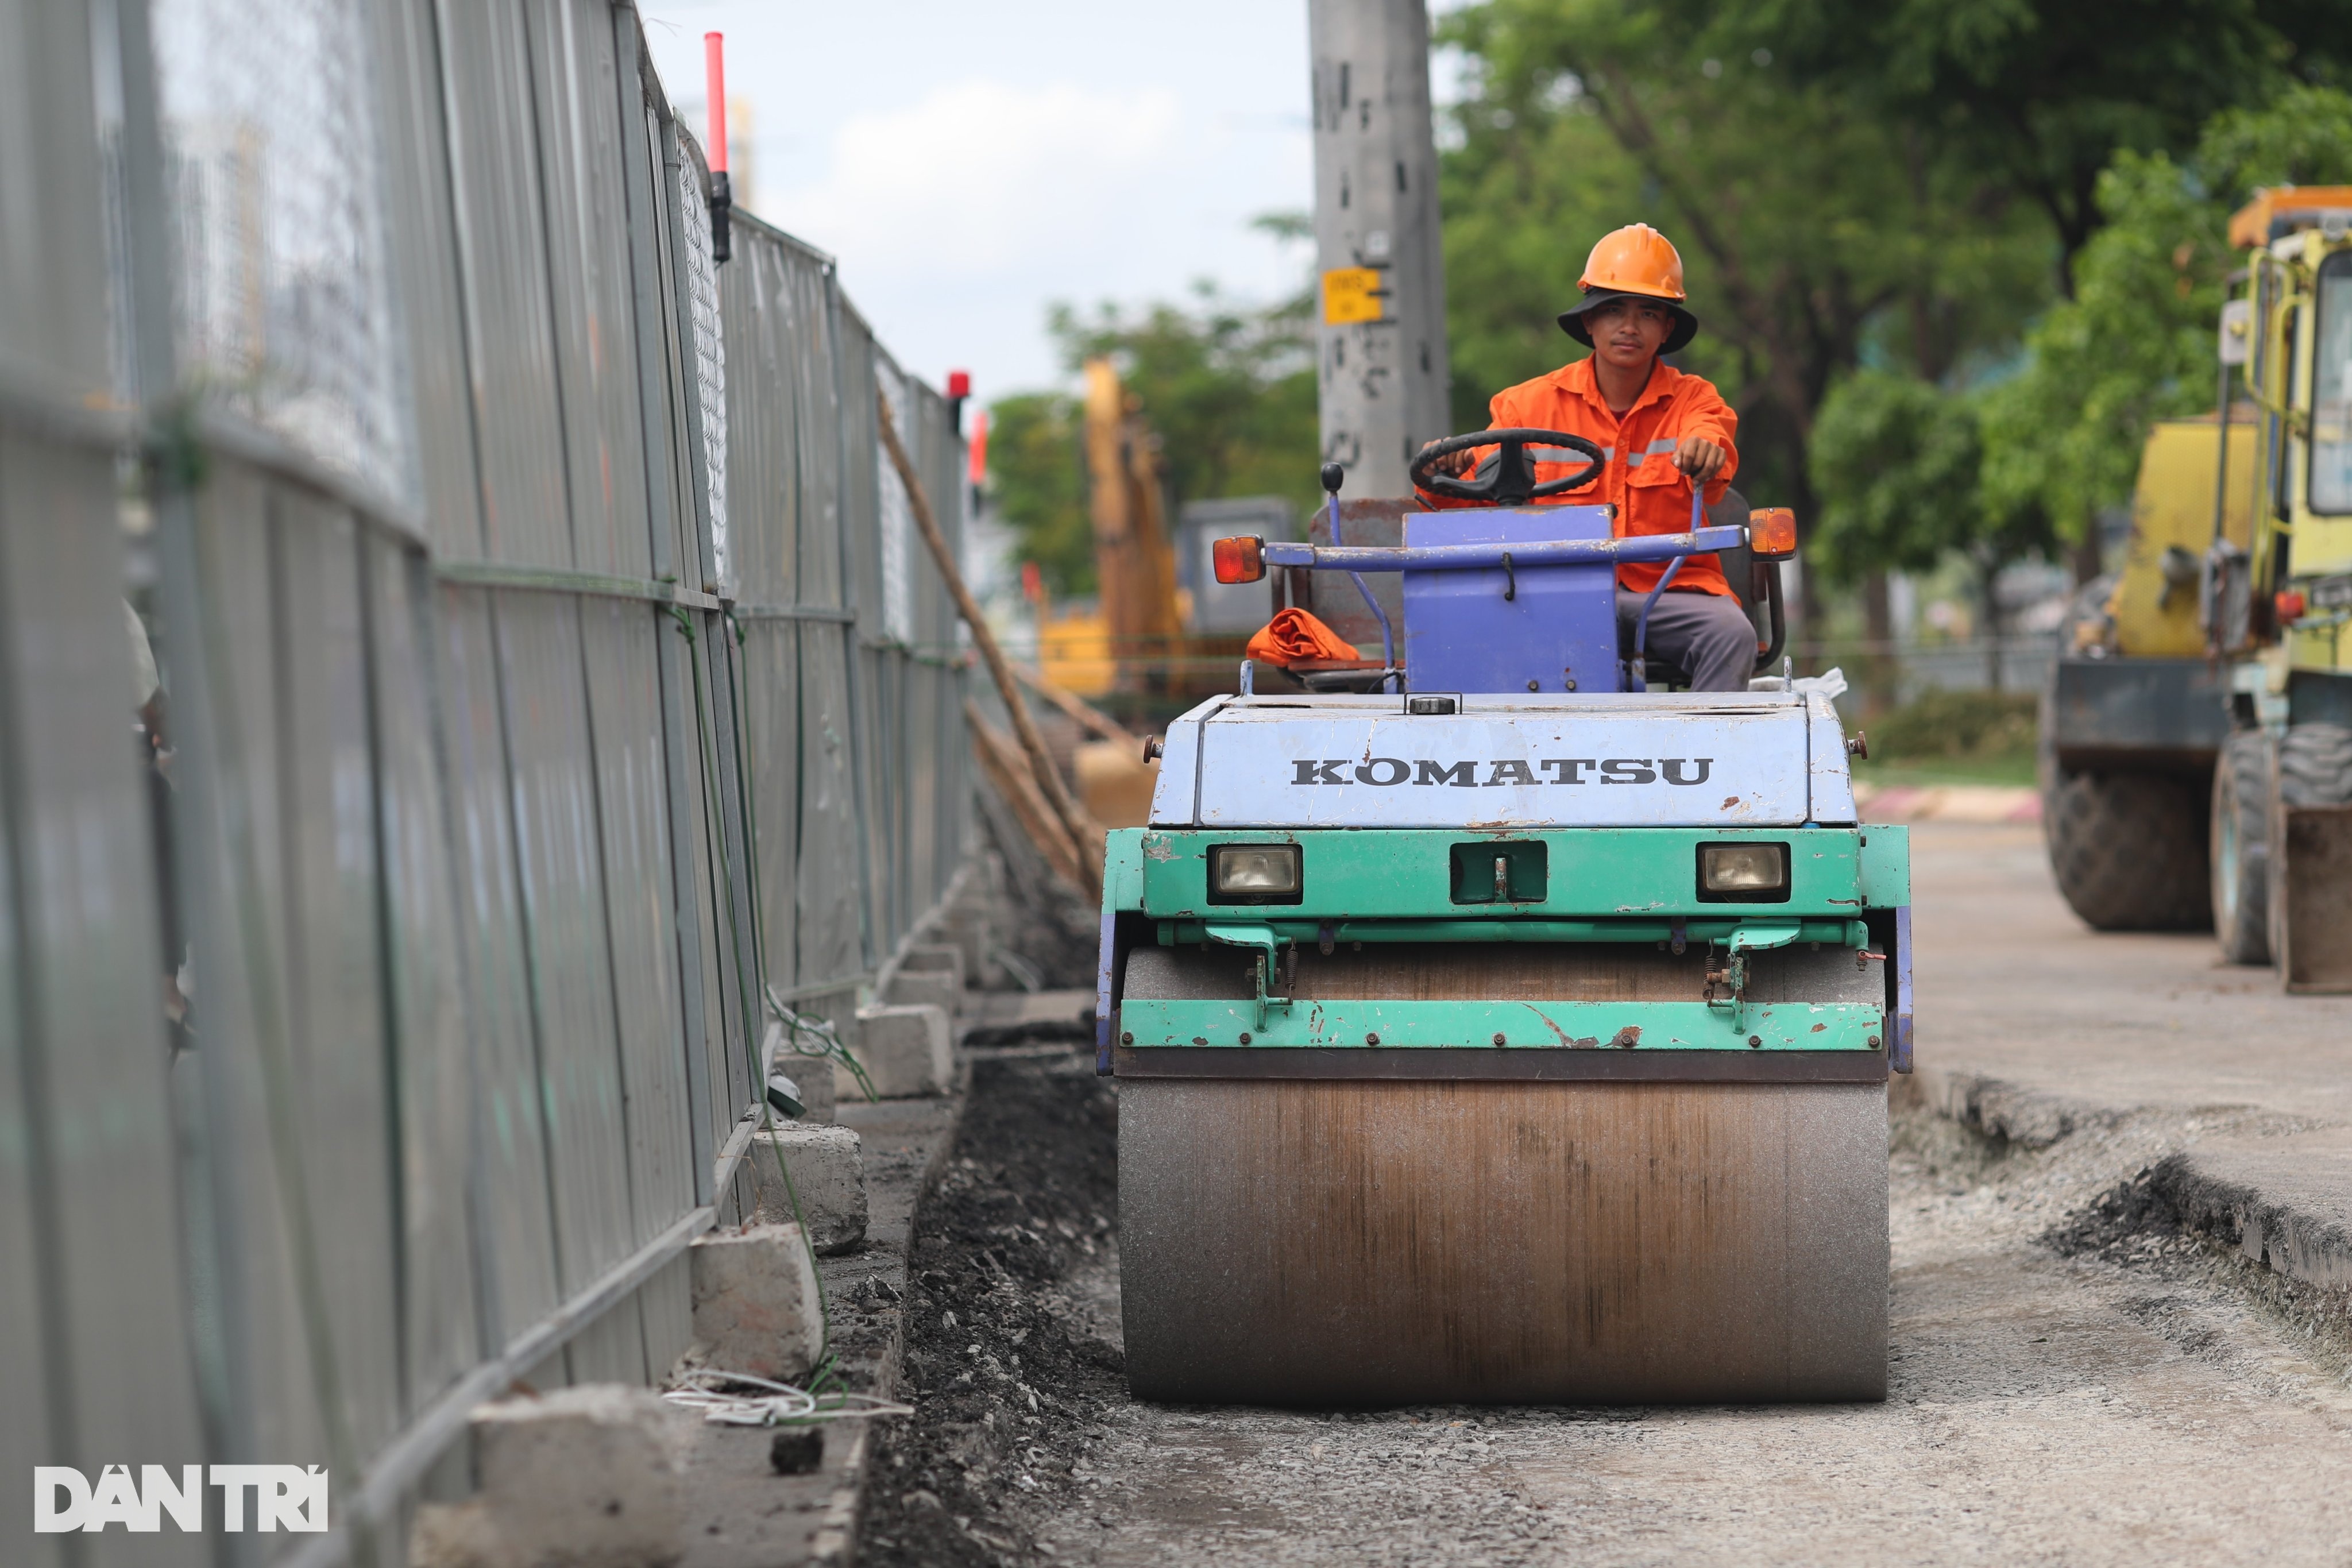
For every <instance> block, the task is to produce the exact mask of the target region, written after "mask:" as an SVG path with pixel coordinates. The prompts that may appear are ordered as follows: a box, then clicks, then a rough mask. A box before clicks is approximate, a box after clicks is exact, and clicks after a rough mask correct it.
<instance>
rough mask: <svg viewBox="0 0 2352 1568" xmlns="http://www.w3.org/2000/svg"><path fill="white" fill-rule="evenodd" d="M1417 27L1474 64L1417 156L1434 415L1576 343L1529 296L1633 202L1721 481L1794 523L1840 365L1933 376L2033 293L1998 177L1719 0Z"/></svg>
mask: <svg viewBox="0 0 2352 1568" xmlns="http://www.w3.org/2000/svg"><path fill="white" fill-rule="evenodd" d="M1441 36H1442V37H1444V40H1445V41H1447V42H1450V43H1453V44H1454V45H1456V46H1457V47H1461V48H1462V49H1464V50H1465V52H1467V53H1468V54H1469V55H1470V57H1471V58H1472V63H1473V66H1474V71H1473V76H1472V79H1473V83H1474V89H1475V90H1474V94H1473V96H1472V97H1471V99H1470V100H1469V101H1468V102H1466V103H1465V105H1464V106H1463V107H1462V108H1461V110H1459V111H1458V114H1457V126H1458V129H1459V132H1460V141H1461V144H1460V146H1459V148H1458V149H1457V150H1455V151H1454V152H1453V153H1449V154H1448V155H1447V157H1446V158H1445V159H1444V162H1443V164H1442V174H1443V176H1444V181H1445V185H1444V207H1445V213H1446V219H1445V231H1446V267H1447V289H1448V295H1449V310H1448V320H1449V326H1450V330H1451V331H1452V333H1453V345H1454V387H1455V401H1454V413H1455V419H1456V423H1457V424H1462V425H1465V426H1472V427H1475V425H1478V424H1483V423H1484V422H1485V421H1484V406H1483V405H1484V403H1485V400H1486V396H1487V395H1490V394H1491V393H1493V392H1494V391H1496V389H1498V388H1499V387H1501V386H1503V385H1507V384H1510V383H1512V382H1516V381H1519V380H1522V379H1525V378H1527V377H1528V376H1530V375H1534V374H1540V373H1541V372H1543V371H1546V370H1549V369H1551V368H1553V367H1554V366H1556V365H1558V364H1559V363H1560V362H1561V360H1563V359H1565V358H1569V357H1572V356H1573V355H1575V354H1577V353H1580V352H1581V351H1580V350H1578V349H1576V348H1575V347H1574V346H1573V345H1572V344H1570V343H1569V342H1566V341H1565V340H1563V339H1561V338H1559V337H1558V336H1556V335H1554V334H1555V333H1556V331H1557V329H1556V328H1555V327H1554V326H1553V325H1552V322H1551V317H1552V315H1553V314H1554V313H1556V312H1557V311H1558V310H1559V309H1560V307H1561V306H1562V305H1564V304H1566V303H1567V302H1568V301H1570V300H1573V299H1574V298H1575V297H1576V294H1577V288H1576V279H1577V278H1578V275H1579V273H1580V269H1581V266H1582V263H1583V260H1584V257H1585V252H1586V250H1587V249H1588V248H1589V247H1591V243H1592V242H1593V240H1595V239H1597V238H1598V237H1600V236H1601V234H1603V233H1605V232H1607V231H1608V230H1609V229H1612V228H1615V227H1617V226H1619V225H1622V224H1624V223H1628V222H1632V221H1635V220H1637V219H1639V220H1645V221H1648V222H1651V223H1654V224H1655V225H1656V226H1658V227H1660V228H1662V229H1664V231H1665V232H1666V233H1667V235H1668V236H1669V237H1671V238H1673V239H1674V240H1675V243H1676V246H1677V247H1678V248H1679V249H1680V251H1681V253H1682V256H1683V260H1684V267H1685V283H1686V286H1687V288H1688V289H1689V293H1690V298H1691V302H1692V305H1693V308H1694V309H1695V310H1696V311H1697V312H1698V314H1699V316H1700V319H1701V321H1702V323H1703V327H1702V331H1701V332H1700V335H1699V338H1698V340H1697V341H1696V342H1695V343H1694V344H1693V345H1692V346H1691V348H1690V349H1689V350H1687V351H1685V353H1684V354H1682V355H1681V356H1679V359H1678V363H1681V364H1682V365H1683V366H1684V367H1685V368H1688V369H1691V370H1695V371H1696V372H1698V373H1699V374H1705V375H1706V376H1708V377H1709V378H1710V379H1711V380H1713V381H1715V382H1716V383H1717V385H1718V386H1719V387H1720V388H1721V390H1722V391H1723V393H1724V395H1725V396H1726V398H1727V400H1728V401H1729V402H1730V403H1731V404H1732V405H1733V407H1734V408H1736V409H1737V410H1738V414H1739V417H1740V430H1739V452H1740V480H1739V483H1740V487H1741V489H1742V490H1743V491H1744V492H1745V493H1746V494H1748V496H1750V497H1752V498H1755V499H1757V500H1766V501H1773V502H1785V503H1788V504H1790V505H1793V506H1795V507H1796V509H1797V510H1798V515H1799V517H1800V520H1801V523H1802V524H1803V525H1805V526H1806V527H1808V528H1810V527H1811V523H1812V521H1813V520H1814V517H1815V514H1816V512H1817V511H1818V510H1819V509H1818V506H1817V505H1816V501H1817V498H1816V496H1815V494H1814V491H1813V489H1812V479H1811V469H1810V468H1809V466H1808V464H1807V461H1806V449H1807V447H1808V445H1809V443H1810V441H1811V437H1812V433H1813V422H1814V419H1815V416H1816V414H1817V412H1818V410H1819V408H1820V406H1821V403H1822V398H1823V397H1824V396H1826V395H1828V393H1829V391H1830V388H1831V387H1832V385H1833V384H1835V383H1836V381H1837V380H1838V378H1839V377H1841V376H1842V375H1843V374H1846V373H1848V372H1849V371H1851V370H1852V369H1853V367H1854V366H1855V365H1856V364H1858V363H1863V362H1864V360H1865V359H1866V358H1867V359H1871V360H1874V361H1877V362H1881V363H1897V364H1907V365H1910V366H1912V367H1914V368H1916V369H1918V370H1921V371H1923V372H1924V373H1925V374H1928V375H1930V376H1931V377H1940V376H1942V375H1944V374H1947V373H1948V371H1949V370H1951V369H1952V368H1953V367H1954V366H1956V365H1958V364H1961V363H1964V362H1966V361H1967V360H1968V359H1969V356H1971V355H1972V354H1979V355H1980V354H1983V353H1986V352H1987V351H1988V350H1989V349H1990V348H1991V347H1992V346H1993V345H2004V344H2006V343H2008V342H2013V340H2014V337H2015V334H2016V333H2017V331H2019V330H2020V329H2021V326H2022V324H2023V322H2024V321H2026V320H2027V319H2028V318H2029V317H2030V315H2031V313H2032V310H2033V309H2034V308H2035V307H2036V306H2038V304H2039V303H2040V302H2041V300H2042V298H2043V296H2044V294H2045V292H2046V284H2045V283H2044V282H2043V281H2042V279H2044V278H2045V277H2046V273H2047V257H2048V241H2047V237H2046V231H2045V228H2044V226H2043V225H2042V223H2041V222H2040V220H2039V217H2038V215H2036V214H2035V213H2034V212H2033V211H2032V209H2031V208H2030V207H2028V206H2027V205H2025V204H2023V203H2021V202H2020V201H2018V200H2017V199H2016V198H2015V195H2014V193H2013V192H2011V190H2009V189H2008V188H2007V187H2006V186H2004V185H2002V184H2000V182H1999V181H1998V180H1994V179H1990V178H1988V177H1987V176H1986V174H1985V172H1984V171H1982V170H1981V169H1979V168H1977V167H1975V166H1972V165H1969V164H1968V163H1964V162H1962V161H1960V160H1958V159H1955V158H1950V157H1943V158H1938V157H1937V156H1935V155H1934V154H1933V151H1932V149H1931V148H1930V147H1929V146H1928V144H1927V142H1926V141H1925V139H1924V138H1921V137H1918V136H1916V135H1913V136H1909V137H1906V136H1904V135H1901V134H1899V133H1897V132H1895V131H1894V130H1891V129H1890V128H1889V127H1888V126H1887V125H1885V124H1884V123H1883V122H1881V121H1876V120H1874V119H1873V118H1872V117H1871V116H1870V115H1868V114H1867V113H1862V112H1857V110H1856V106H1855V104H1854V103H1853V100H1852V98H1851V95H1849V94H1846V93H1845V92H1844V91H1843V89H1842V88H1841V87H1840V86H1839V85H1838V84H1836V83H1830V82H1811V83H1808V82H1803V81H1800V80H1797V79H1793V78H1792V77H1791V76H1790V74H1789V73H1788V72H1786V71H1784V70H1781V69H1780V68H1777V67H1776V66H1775V65H1774V56H1773V53H1772V50H1771V49H1770V48H1769V47H1767V46H1766V45H1765V44H1763V43H1761V42H1759V41H1758V40H1757V39H1756V38H1755V37H1752V36H1751V35H1750V34H1749V32H1748V30H1747V23H1746V20H1745V13H1744V11H1743V10H1742V9H1741V8H1740V7H1738V6H1736V5H1730V4H1727V3H1725V0H1678V3H1673V4H1666V5H1637V4H1634V3H1633V0H1486V4H1483V5H1475V6H1472V7H1470V8H1468V9H1466V10H1465V11H1462V12H1460V13H1457V14H1455V15H1454V16H1452V17H1450V18H1448V20H1447V21H1446V23H1445V24H1444V26H1443V28H1442V29H1441ZM1805 583H1806V590H1805V592H1806V598H1807V601H1808V602H1807V604H1806V605H1805V610H1806V616H1805V624H1806V625H1807V626H1809V627H1812V628H1818V627H1819V626H1820V625H1821V622H1822V617H1821V614H1820V605H1819V604H1818V602H1817V600H1816V598H1815V586H1816V580H1815V579H1814V578H1812V577H1810V576H1809V577H1808V578H1806V579H1805ZM1874 590H1875V591H1874V592H1872V593H1871V594H1869V595H1867V603H1868V605H1869V607H1870V608H1871V610H1872V611H1873V616H1872V630H1873V632H1874V635H1877V636H1880V637H1884V636H1885V635H1887V630H1888V628H1887V627H1886V626H1885V591H1884V584H1883V581H1878V580H1874Z"/></svg>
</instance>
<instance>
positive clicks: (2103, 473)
mask: <svg viewBox="0 0 2352 1568" xmlns="http://www.w3.org/2000/svg"><path fill="white" fill-rule="evenodd" d="M2347 178H2352V95H2347V94H2346V93H2344V92H2342V91H2339V90H2337V89H2331V88H2314V87H2294V88H2290V89H2287V90H2285V91H2284V92H2283V93H2281V94H2280V95H2279V97H2278V98H2277V99H2276V100H2275V101H2274V102H2273V103H2270V104H2267V105H2263V106H2260V107H2254V108H2248V109H2238V110H2228V111H2225V112H2224V113H2222V114H2220V115H2218V116H2216V117H2215V118H2214V120H2213V121H2212V123H2211V124H2210V126H2209V127H2208V128H2207V129H2206V132H2205V133H2204V135H2203V136H2202V137H2200V139H2199V142H2198V143H2197V146H2196V149H2195V151H2194V152H2193V153H2191V154H2190V155H2189V157H2188V158H2186V159H2185V160H2183V161H2181V162H2179V163H2176V162H2175V161H2174V160H2173V159H2172V158H2171V157H2170V156H2168V154H2166V153H2160V152H2159V153H2135V152H2130V151H2126V152H2122V153H2117V154H2116V156H2115V158H2114V160H2113V162H2112V163H2110V164H2109V165H2108V167H2107V169H2106V170H2105V173H2104V174H2102V175H2101V176H2100V179H2099V184H2098V204H2099V209H2100V212H2101V213H2102V215H2103V216H2104V217H2105V226H2104V227H2103V228H2101V229H2100V230H2099V232H2098V233H2097V234H2096V235H2095V237H2093V238H2092V239H2091V240H2090V241H2089V242H2088V243H2087V244H2085V245H2084V247H2083V250H2082V254H2081V256H2080V257H2079V258H2077V261H2076V264H2075V275H2076V288H2075V291H2074V298H2073V299H2071V300H2063V301H2061V302H2060V303H2059V304H2057V305H2056V306H2054V307H2053V309H2052V310H2050V311H2049V313H2048V314H2047V315H2045V316H2044V317H2043V318H2042V320H2041V321H2039V322H2037V323H2036V324H2035V325H2034V327H2033V329H2032V331H2030V332H2029V333H2028V334H2027V336H2026V350H2027V357H2026V361H2025V364H2024V368H2023V369H2022V370H2021V373H2020V374H2017V375H2016V376H2014V377H2013V378H2011V379H2010V380H2008V381H2006V382H2003V383H2002V384H2000V385H1998V386H1995V387H1993V388H1992V389H1991V390H1990V392H1989V393H1988V394H1987V396H1986V405H1985V426H1984V429H1985V441H1986V468H1985V482H1986V487H1987V496H1988V504H1990V505H1991V506H1993V507H1994V508H1996V509H1997V510H2003V511H2009V512H2015V511H2018V510H2027V509H2031V510H2040V511H2041V512H2042V513H2044V514H2045V515H2047V516H2048V517H2049V518H2051V519H2052V520H2053V522H2054V525H2055V528H2056V531H2057V533H2058V535H2059V536H2060V537H2062V538H2063V539H2066V540H2068V541H2071V542H2082V541H2084V540H2087V539H2089V538H2091V537H2092V533H2093V526H2094V521H2095V518H2096V516H2097V514H2098V513H2099V511H2100V510H2103V509H2105V508H2108V507H2113V506H2118V505H2121V504H2123V503H2124V502H2125V501H2126V500H2127V499H2128V498H2129V496H2130V494H2131V489H2132V485H2133V482H2134V480H2135V479H2136V478H2137V474H2138V471H2139V459H2140V451H2141V447H2143V446H2144V445H2145V443H2146V442H2147V432H2148V427H2149V426H2150V425H2151V424H2153V423H2154V422H2155V421H2156V420H2158V419H2160V418H2164V417H2167V416H2174V415H2180V414H2189V413H2195V412H2199V411H2200V410H2203V409H2207V408H2210V407H2211V406H2212V405H2213V396H2214V388H2215V363H2214V330H2215V322H2216V321H2217V319H2218V317H2219V314H2220V310H2221V301H2222V299H2223V296H2224V294H2225V292H2226V288H2225V285H2224V282H2223V279H2224V276H2225V275H2226V274H2227V273H2228V272H2229V271H2230V269H2231V268H2233V267H2235V266H2236V265H2237V264H2238V260H2237V258H2236V257H2235V256H2233V255H2232V254H2231V250H2230V248H2229V243H2228V238H2227V232H2228V226H2229V216H2230V213H2231V210H2232V209H2234V208H2235V207H2236V206H2237V205H2239V204H2240V203H2242V202H2243V201H2244V200H2245V199H2246V198H2247V197H2249V196H2250V195H2252V192H2253V190H2254V188H2255V187H2256V186H2258V185H2265V184H2326V183H2332V182H2336V181H2341V180H2345V179H2347ZM2079 570H2080V568H2078V571H2079ZM2083 575H2085V576H2087V575H2088V574H2087V573H2084V574H2083Z"/></svg>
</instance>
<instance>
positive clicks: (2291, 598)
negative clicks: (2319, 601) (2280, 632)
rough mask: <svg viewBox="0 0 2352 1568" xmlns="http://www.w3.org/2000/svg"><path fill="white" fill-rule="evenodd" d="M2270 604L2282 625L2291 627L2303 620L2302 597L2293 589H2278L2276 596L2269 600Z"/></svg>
mask: <svg viewBox="0 0 2352 1568" xmlns="http://www.w3.org/2000/svg"><path fill="white" fill-rule="evenodd" d="M2271 604H2272V605H2273V607H2275V608H2276V609H2277V611H2278V618H2279V621H2280V624H2282V625H2291V624H2293V623H2294V622H2296V621H2299V620H2301V619H2303V610H2304V600H2303V595H2302V594H2301V593H2299V592H2297V591H2296V590H2295V589H2293V588H2282V589H2280V590H2279V592H2278V594H2277V595H2276V596H2274V597H2273V599H2272V600H2271Z"/></svg>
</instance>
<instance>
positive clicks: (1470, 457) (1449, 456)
mask: <svg viewBox="0 0 2352 1568" xmlns="http://www.w3.org/2000/svg"><path fill="white" fill-rule="evenodd" d="M1436 445H1437V443H1436V442H1434V441H1430V442H1425V443H1423V447H1422V448H1421V449H1422V450H1423V451H1424V452H1426V451H1428V450H1429V448H1430V447H1434V446H1436ZM1477 457H1478V451H1477V448H1476V447H1464V448H1463V449H1462V450H1461V451H1459V452H1448V453H1446V454H1445V456H1444V457H1442V458H1437V459H1435V460H1434V461H1433V462H1432V463H1431V464H1430V465H1429V466H1430V468H1431V469H1432V470H1433V471H1434V472H1436V473H1441V474H1444V475H1445V476H1446V477H1447V478H1449V479H1460V478H1461V477H1462V476H1463V475H1465V474H1466V473H1468V472H1469V471H1470V470H1471V469H1472V468H1475V466H1476V464H1477Z"/></svg>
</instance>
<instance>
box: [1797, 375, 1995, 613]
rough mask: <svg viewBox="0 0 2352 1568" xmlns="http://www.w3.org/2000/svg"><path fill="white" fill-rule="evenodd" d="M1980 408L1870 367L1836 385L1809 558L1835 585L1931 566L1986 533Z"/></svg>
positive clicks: (1817, 429)
mask: <svg viewBox="0 0 2352 1568" xmlns="http://www.w3.org/2000/svg"><path fill="white" fill-rule="evenodd" d="M1978 418H1979V416H1978V411H1977V409H1976V407H1975V405H1973V404H1971V403H1970V402H1969V400H1968V399H1966V398H1964V397H1959V396H1956V395H1953V394H1951V393H1948V392H1945V391H1944V390H1942V389H1941V388H1939V387H1937V386H1936V385H1934V384H1931V383H1928V382H1925V381H1922V380H1920V379H1919V378H1918V377H1917V376H1914V375H1903V374H1896V373H1895V372H1892V371H1872V370H1865V371H1863V372H1861V373H1860V374H1856V375H1853V376H1850V377H1848V378H1847V379H1846V380H1845V381H1843V382H1842V383H1840V384H1839V385H1838V386H1837V388H1836V389H1835V390H1834V391H1832V393H1831V394H1830V395H1829V397H1828V399H1827V400H1826V401H1825V402H1824V403H1823V404H1822V412H1821V417H1820V419H1819V420H1818V421H1817V422H1816V423H1815V424H1814V426H1813V445H1812V452H1811V461H1812V475H1813V487H1814V489H1817V490H1819V491H1820V492H1821V496H1822V515H1821V521H1820V523H1819V526H1818V527H1817V528H1816V530H1815V531H1814V535H1813V542H1812V548H1811V553H1810V555H1809V556H1808V560H1809V561H1810V563H1811V564H1812V565H1813V566H1814V567H1815V568H1816V569H1818V570H1819V571H1821V572H1822V573H1823V574H1825V575H1826V576H1827V577H1828V578H1829V579H1830V580H1831V581H1832V582H1835V583H1849V584H1850V583H1853V582H1854V581H1856V580H1857V579H1859V578H1860V577H1861V576H1862V574H1864V573H1865V572H1871V571H1884V572H1928V571H1932V570H1934V569H1935V565H1936V563H1937V561H1938V560H1940V559H1941V558H1942V556H1943V554H1944V552H1946V551H1948V550H1953V549H1965V548H1967V547H1969V545H1970V544H1972V543H1974V542H1976V541H1977V540H1978V538H1979V535H1980V534H1981V533H1982V532H1983V531H1984V530H1983V520H1984V508H1983V505H1982V501H1981V498H1980V495H1979V469H1980V468H1981V467H1982V465H1983V459H1984V447H1983V440H1982V437H1981V435H1980V432H1979V425H1978Z"/></svg>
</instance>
